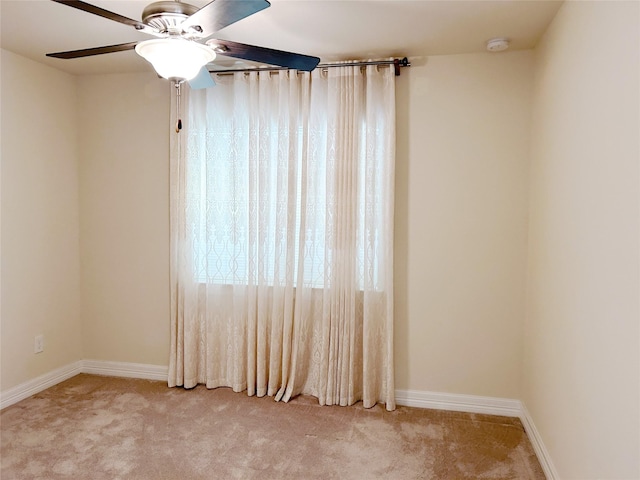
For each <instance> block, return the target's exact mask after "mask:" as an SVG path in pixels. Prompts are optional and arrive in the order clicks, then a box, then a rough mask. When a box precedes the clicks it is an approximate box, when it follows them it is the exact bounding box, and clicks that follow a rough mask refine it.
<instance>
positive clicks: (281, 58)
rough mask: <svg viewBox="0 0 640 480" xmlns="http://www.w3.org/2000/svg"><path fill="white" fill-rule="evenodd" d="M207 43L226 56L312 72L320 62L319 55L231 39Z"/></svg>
mask: <svg viewBox="0 0 640 480" xmlns="http://www.w3.org/2000/svg"><path fill="white" fill-rule="evenodd" d="M207 45H209V46H210V47H212V48H213V49H214V51H215V52H216V53H219V54H220V55H224V56H226V57H234V58H242V59H244V60H251V61H253V62H258V63H267V64H269V65H277V66H279V67H285V68H293V69H295V70H306V71H308V72H310V71H311V70H313V69H314V68H316V66H317V65H318V63H320V59H319V58H318V57H312V56H309V55H302V54H299V53H291V52H283V51H282V50H274V49H272V48H265V47H256V46H253V45H245V44H244V43H236V42H231V41H229V40H210V41H209V42H207Z"/></svg>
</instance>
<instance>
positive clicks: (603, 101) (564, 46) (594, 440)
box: [523, 2, 640, 480]
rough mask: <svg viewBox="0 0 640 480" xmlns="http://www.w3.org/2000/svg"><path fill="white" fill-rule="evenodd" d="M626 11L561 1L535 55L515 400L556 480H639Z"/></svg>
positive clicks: (632, 53)
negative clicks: (519, 389)
mask: <svg viewBox="0 0 640 480" xmlns="http://www.w3.org/2000/svg"><path fill="white" fill-rule="evenodd" d="M639 7H640V4H638V3H637V2H626V3H624V2H568V3H565V4H564V6H563V7H562V9H561V10H560V12H559V13H558V16H557V17H556V18H555V20H554V22H553V23H552V25H551V27H550V28H549V29H548V31H547V33H546V35H545V37H544V39H543V42H542V43H541V44H540V45H539V47H538V49H537V52H536V66H537V71H536V79H535V88H534V115H533V130H532V170H531V213H530V222H531V225H530V235H529V242H530V250H529V274H528V320H527V323H526V330H525V339H526V345H525V356H524V359H525V362H524V376H523V378H524V388H523V394H524V395H523V398H524V401H525V404H526V406H527V407H528V409H529V411H530V412H531V415H532V417H533V420H534V422H535V425H536V426H537V429H538V430H539V432H540V434H541V436H542V439H543V441H544V443H545V445H546V447H547V449H548V450H549V452H550V455H551V458H552V459H553V462H554V463H555V466H556V468H557V470H558V473H559V476H560V478H564V479H581V480H586V479H596V478H600V479H605V478H606V479H637V478H640V470H639V468H640V444H639V434H640V430H639V429H640V417H639V412H638V410H639V408H640V397H639V394H640V393H639V392H640V383H639V382H640V370H639V362H640V358H639V353H638V351H639V348H638V347H639V344H638V341H639V339H640V336H639V334H640V332H639V319H640V310H639V304H638V302H639V292H640V283H639V262H640V258H639V245H640V243H639V241H640V239H639V235H638V231H639V214H640V211H639V200H640V189H639V173H640V172H639V168H638V167H639V158H640V150H639V143H640V139H639V132H640V122H639V118H638V117H639V106H640V98H639V89H640V78H639V70H640V64H639V58H640V49H639V48H640V47H639V45H640V38H639V31H640V29H639V18H640V9H639Z"/></svg>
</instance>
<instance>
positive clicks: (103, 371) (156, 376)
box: [82, 360, 169, 381]
mask: <svg viewBox="0 0 640 480" xmlns="http://www.w3.org/2000/svg"><path fill="white" fill-rule="evenodd" d="M82 373H90V374H93V375H106V376H109V377H127V378H143V379H145V380H164V381H166V380H167V377H168V375H169V367H166V366H162V365H147V364H144V363H126V362H106V361H103V360H84V361H83V362H82Z"/></svg>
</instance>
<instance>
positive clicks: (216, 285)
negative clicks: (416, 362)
mask: <svg viewBox="0 0 640 480" xmlns="http://www.w3.org/2000/svg"><path fill="white" fill-rule="evenodd" d="M183 100H184V102H185V105H186V109H185V110H186V112H185V114H184V116H183V120H184V129H183V130H182V132H181V133H180V134H173V135H172V155H171V287H172V291H171V314H172V318H171V358H170V369H169V385H170V386H177V385H183V386H184V387H187V388H190V387H193V386H195V385H196V384H199V383H201V384H205V385H206V386H207V387H208V388H215V387H219V386H228V387H232V388H233V389H234V390H235V391H243V390H245V389H246V390H247V392H248V394H249V395H258V396H263V395H272V396H275V397H276V399H277V400H280V399H282V400H284V401H287V400H288V399H290V398H291V397H293V396H295V395H298V394H310V395H313V396H315V397H317V398H318V399H319V401H320V403H321V404H328V405H332V404H339V405H351V404H353V403H355V402H357V401H359V400H362V401H363V403H364V405H365V406H366V407H370V406H373V405H374V404H376V403H378V402H381V403H384V404H385V405H386V408H387V409H389V410H391V409H394V408H395V400H394V379H393V198H394V192H393V187H394V153H395V152H394V150H395V78H394V72H393V69H392V68H379V69H378V68H377V67H375V66H368V67H366V69H362V68H360V67H352V66H344V67H339V68H332V69H328V70H327V71H326V72H321V71H320V70H319V69H318V70H315V71H314V72H312V73H297V74H296V73H295V72H280V73H278V74H269V73H266V72H262V73H260V74H258V73H255V72H252V73H250V74H244V73H236V74H234V75H233V76H231V77H222V79H220V80H218V85H216V86H215V87H213V88H209V89H206V90H197V91H190V92H189V91H185V92H183Z"/></svg>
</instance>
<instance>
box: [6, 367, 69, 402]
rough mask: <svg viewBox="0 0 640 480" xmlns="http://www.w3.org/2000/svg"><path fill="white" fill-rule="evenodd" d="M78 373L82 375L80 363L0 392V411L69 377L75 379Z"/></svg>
mask: <svg viewBox="0 0 640 480" xmlns="http://www.w3.org/2000/svg"><path fill="white" fill-rule="evenodd" d="M79 373H82V361H78V362H74V363H71V364H69V365H66V366H64V367H61V368H57V369H55V370H53V371H51V372H49V373H45V374H44V375H40V376H39V377H36V378H34V379H33V380H29V381H27V382H24V383H21V384H20V385H16V386H15V387H13V388H10V389H9V390H7V391H6V392H0V410H1V409H3V408H5V407H8V406H9V405H13V404H14V403H18V402H19V401H20V400H24V399H25V398H28V397H30V396H31V395H35V394H36V393H40V392H41V391H43V390H46V389H47V388H49V387H53V386H54V385H57V384H58V383H60V382H64V381H65V380H67V379H69V378H71V377H75V376H76V375H78V374H79Z"/></svg>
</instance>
